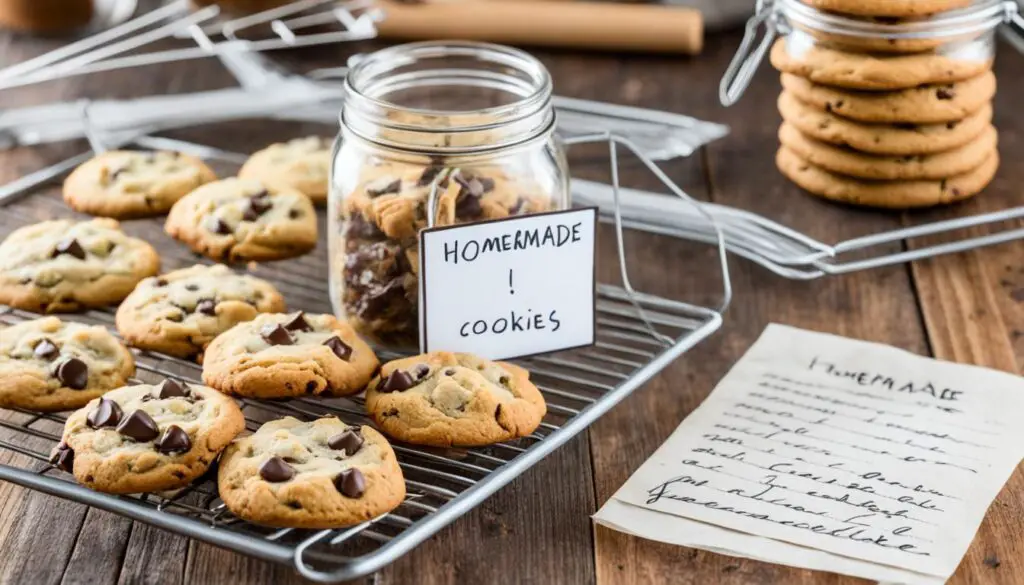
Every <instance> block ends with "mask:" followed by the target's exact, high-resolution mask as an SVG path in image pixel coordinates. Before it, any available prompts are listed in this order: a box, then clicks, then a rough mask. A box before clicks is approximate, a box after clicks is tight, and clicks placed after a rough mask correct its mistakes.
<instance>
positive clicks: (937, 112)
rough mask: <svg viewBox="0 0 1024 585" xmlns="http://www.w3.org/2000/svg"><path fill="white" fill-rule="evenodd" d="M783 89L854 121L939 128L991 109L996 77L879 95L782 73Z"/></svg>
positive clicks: (818, 106)
mask: <svg viewBox="0 0 1024 585" xmlns="http://www.w3.org/2000/svg"><path fill="white" fill-rule="evenodd" d="M782 87H784V88H785V89H786V91H787V92H789V93H791V94H793V95H794V96H795V97H796V98H798V99H799V100H800V101H801V102H804V103H805V104H808V105H811V106H813V107H815V108H817V109H819V110H823V111H825V112H828V113H831V114H836V115H837V116H842V117H844V118H849V119H851V120H859V121H861V122H870V123H890V124H892V123H899V124H907V123H911V124H937V123H945V122H956V121H959V120H963V119H964V118H967V117H969V116H971V115H972V114H975V113H977V112H978V111H979V110H981V109H982V108H984V107H985V106H986V105H988V103H989V102H991V101H992V98H993V96H995V93H996V76H995V74H993V73H992V72H991V71H986V72H985V73H983V74H981V75H979V76H977V77H972V78H970V79H965V80H964V81H959V82H955V83H945V84H940V85H925V86H921V87H914V88H910V89H903V90H898V91H886V92H878V91H857V90H850V89H836V88H832V87H828V86H827V85H819V84H817V83H813V82H811V81H808V80H807V79H804V78H803V77H797V76H796V75H790V74H789V73H783V74H782Z"/></svg>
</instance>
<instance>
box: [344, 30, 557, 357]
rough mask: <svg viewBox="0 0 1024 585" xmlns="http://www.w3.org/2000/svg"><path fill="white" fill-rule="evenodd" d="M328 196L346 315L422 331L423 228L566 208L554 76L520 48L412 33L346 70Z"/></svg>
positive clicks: (380, 330)
mask: <svg viewBox="0 0 1024 585" xmlns="http://www.w3.org/2000/svg"><path fill="white" fill-rule="evenodd" d="M345 92H346V94H345V102H344V106H343V109H342V112H341V132H340V134H339V136H338V139H337V141H336V143H335V147H334V153H333V164H332V168H331V188H330V200H329V201H330V202H329V205H330V207H329V222H330V224H329V241H330V252H329V253H330V284H331V296H332V299H331V300H332V303H333V307H334V311H335V313H336V314H337V315H338V316H339V317H343V318H345V319H347V320H348V322H349V323H351V324H352V326H353V327H354V328H355V329H356V331H358V332H359V333H360V334H361V335H363V336H364V337H365V338H366V339H367V340H368V341H370V342H372V343H375V344H377V345H379V346H384V347H390V348H395V349H409V348H415V347H416V346H417V345H418V343H419V315H418V310H417V304H418V298H419V281H418V278H417V274H418V273H419V241H418V234H419V231H420V230H422V229H424V228H427V227H432V226H442V225H453V224H462V223H470V222H477V221H483V220H493V219H500V218H505V217H509V216H517V215H524V214H530V213H539V212H546V211H555V210H561V209H566V208H567V207H568V205H569V175H568V171H567V168H566V161H565V154H564V152H563V149H562V147H561V145H560V144H559V142H558V141H557V140H556V138H555V136H554V127H555V112H554V108H553V106H552V103H551V77H550V75H549V74H548V72H547V70H546V69H545V68H544V66H543V65H542V64H541V63H540V62H539V61H537V60H536V59H535V58H533V57H531V56H530V55H528V54H526V53H524V52H522V51H518V50H516V49H512V48H508V47H503V46H498V45H491V44H484V43H471V42H426V43H411V44H407V45H400V46H396V47H391V48H388V49H384V50H382V51H379V52H376V53H373V54H371V55H368V56H366V57H364V58H362V59H361V60H359V61H358V62H357V63H356V64H355V66H353V67H352V68H351V69H350V70H349V72H348V76H347V78H346V81H345Z"/></svg>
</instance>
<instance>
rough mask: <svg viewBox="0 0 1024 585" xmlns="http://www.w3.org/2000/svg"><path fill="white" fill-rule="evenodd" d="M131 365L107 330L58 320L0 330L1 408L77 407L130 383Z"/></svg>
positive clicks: (12, 326)
mask: <svg viewBox="0 0 1024 585" xmlns="http://www.w3.org/2000/svg"><path fill="white" fill-rule="evenodd" d="M134 373H135V360H134V359H133V358H132V354H131V352H129V351H128V350H127V349H125V347H124V346H123V345H121V344H120V343H118V341H117V340H116V339H114V336H113V335H111V334H110V332H108V331H107V330H106V329H105V328H103V327H99V326H93V327H90V326H88V325H82V324H79V323H63V322H61V320H60V319H58V318H56V317H44V318H42V319H36V320H34V321H24V322H22V323H18V324H15V325H11V326H10V327H6V328H3V329H0V380H2V383H0V406H2V407H5V408H25V409H28V410H41V411H44V412H51V411H59V410H71V409H74V408H79V407H81V406H83V405H85V404H86V403H88V402H89V401H90V400H92V399H93V398H96V397H98V396H100V395H101V394H103V393H104V392H106V391H108V390H112V389H114V388H120V387H121V386H124V385H125V384H127V383H128V378H130V377H131V376H132V375H133V374H134Z"/></svg>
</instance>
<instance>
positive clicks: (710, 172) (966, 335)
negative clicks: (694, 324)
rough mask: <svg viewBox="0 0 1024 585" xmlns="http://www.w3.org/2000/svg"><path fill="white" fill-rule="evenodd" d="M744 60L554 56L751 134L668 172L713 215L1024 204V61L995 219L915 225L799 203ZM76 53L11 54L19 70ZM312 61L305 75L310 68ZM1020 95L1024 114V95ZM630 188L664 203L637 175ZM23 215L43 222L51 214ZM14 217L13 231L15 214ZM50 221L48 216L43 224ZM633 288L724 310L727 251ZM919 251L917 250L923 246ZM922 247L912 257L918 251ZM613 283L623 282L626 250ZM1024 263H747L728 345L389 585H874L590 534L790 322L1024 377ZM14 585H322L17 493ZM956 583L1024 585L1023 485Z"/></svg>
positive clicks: (584, 72)
mask: <svg viewBox="0 0 1024 585" xmlns="http://www.w3.org/2000/svg"><path fill="white" fill-rule="evenodd" d="M738 42H739V36H738V35H736V34H731V33H730V34H722V35H719V36H713V37H711V38H709V40H708V43H707V49H706V51H705V53H704V54H703V55H701V56H700V57H697V58H693V59H685V58H678V57H640V56H631V57H617V56H608V55H584V54H577V53H566V52H542V53H539V54H540V56H541V57H542V59H543V60H544V62H545V63H546V64H547V65H548V66H549V67H550V69H551V71H552V74H553V76H554V79H555V86H556V90H557V92H558V93H560V94H562V95H567V96H574V97H580V98H591V99H599V100H605V101H609V102H618V103H624V104H631V105H638V106H646V107H651V108H659V109H665V110H670V111H675V112H682V113H686V114H690V115H694V116H698V117H701V118H704V119H709V120H715V121H720V122H724V123H727V124H729V125H730V126H731V127H732V134H731V135H730V136H728V137H727V138H725V139H723V140H721V141H719V142H717V143H715V144H713V145H712V146H710V147H709V148H707V149H705V151H703V152H701V153H700V154H699V155H698V156H694V157H692V158H690V159H688V160H683V161H676V162H673V163H670V164H667V165H666V166H665V168H666V169H667V170H668V171H669V172H670V174H671V176H672V177H673V178H674V179H675V180H677V181H678V182H679V184H680V185H682V186H683V187H684V188H685V189H687V190H688V191H689V192H690V193H692V194H694V195H696V196H700V197H702V198H704V199H708V200H711V201H715V202H717V203H723V204H728V205H734V206H741V207H744V208H746V209H750V210H753V211H757V212H760V213H764V214H766V215H768V216H770V217H772V218H773V219H776V220H780V221H783V222H784V223H787V224H788V225H791V226H793V227H796V228H798V229H801V230H803V231H806V232H808V233H810V234H811V235H813V236H815V237H818V238H820V239H822V240H823V241H825V242H836V241H839V240H842V239H846V238H849V237H854V236H859V235H864V234H868V233H872V232H877V231H881V230H887V229H892V228H894V227H898V226H900V225H903V224H908V223H914V222H920V221H923V220H927V219H934V218H936V217H944V216H952V215H957V214H964V213H968V212H978V211H985V210H994V209H998V208H1000V207H1005V206H1009V205H1015V204H1019V203H1020V193H1021V191H1022V185H1024V166H1021V165H1019V164H1018V161H1020V160H1021V157H1022V156H1024V142H1022V140H1024V116H1021V115H1019V108H1020V106H1019V99H1020V98H1019V96H1021V95H1024V76H1021V72H1022V71H1024V57H1021V56H1020V55H1018V54H1016V53H1014V52H1013V51H1012V50H1011V49H1010V47H1008V46H1002V47H1001V50H1002V51H1001V52H1002V58H1001V59H1000V60H999V63H998V73H999V76H1000V79H1001V81H1002V87H1001V91H1000V94H999V98H998V104H997V108H996V109H997V116H996V117H997V125H998V126H999V128H1000V130H1001V144H1002V146H1001V151H1002V155H1003V161H1004V162H1003V167H1002V169H1001V171H1000V173H999V176H998V178H997V179H996V180H995V182H994V183H993V185H992V186H991V187H990V188H989V189H988V191H987V192H986V193H985V194H984V196H983V197H981V198H980V199H978V200H976V201H974V202H971V203H968V204H966V205H962V206H960V207H957V208H956V209H952V210H939V211H934V212H928V213H924V214H914V215H909V216H903V215H899V214H886V213H875V212H865V211H859V210H854V209H850V208H845V207H839V206H835V205H830V204H827V203H824V202H820V201H817V200H814V199H812V198H810V197H808V196H806V195H804V194H802V193H800V192H799V190H798V189H796V188H795V187H793V186H792V185H789V184H787V183H786V181H785V180H783V179H782V177H780V175H779V174H778V172H777V171H776V170H775V167H774V162H773V157H774V149H775V147H776V138H775V132H776V129H777V127H778V123H779V118H778V115H777V113H776V110H775V105H774V102H775V97H776V96H777V94H778V89H779V88H778V80H777V77H776V76H775V75H774V74H773V73H772V72H771V71H770V70H768V68H767V67H765V68H763V69H762V71H761V72H760V73H759V75H758V76H757V78H756V80H755V81H754V83H753V85H752V86H751V88H750V90H749V91H748V92H747V95H746V96H745V97H744V99H743V100H742V101H741V102H740V104H739V105H737V106H735V107H733V108H731V109H723V108H722V107H720V106H719V105H718V100H717V95H718V79H719V76H720V74H721V73H722V71H723V70H724V69H725V66H726V64H727V62H728V60H729V59H730V58H731V56H732V54H733V51H734V50H735V47H736V46H737V44H738ZM53 46H56V42H55V41H41V40H29V39H24V38H18V37H14V36H9V35H8V36H2V35H0V61H2V62H4V63H12V62H17V61H20V60H22V59H24V58H26V57H28V56H30V55H34V54H38V53H39V52H41V51H43V50H45V49H48V48H51V47H53ZM370 48H373V45H364V46H359V47H355V46H347V47H332V48H327V49H318V50H311V51H307V52H304V53H301V54H300V55H299V56H298V57H301V58H303V59H306V60H307V63H308V62H309V61H315V62H316V63H318V64H322V65H335V66H336V65H340V64H343V63H344V59H345V58H346V57H347V56H348V55H349V54H351V52H353V51H355V50H367V49H370ZM290 58H291V59H295V58H296V57H294V56H293V57H290ZM231 84H232V82H231V78H230V77H229V76H228V74H227V73H226V72H225V71H224V69H223V68H222V67H221V66H220V65H218V64H217V63H216V62H214V61H205V62H193V63H190V64H179V65H175V66H161V67H156V68H152V69H147V70H134V71H127V72H118V73H110V74H102V75H95V76H91V77H88V78H75V79H70V80H64V81H59V82H54V83H50V84H46V85H41V86H37V87H32V88H27V89H23V90H18V91H11V92H4V93H3V94H0V96H2V97H0V105H3V106H4V107H8V106H12V105H20V104H29V103H38V102H42V101H49V100H56V99H72V98H79V97H83V96H89V97H95V98H99V97H126V96H131V95H141V94H152V93H159V92H179V91H191V90H199V89H209V88H217V87H225V86H229V85H231ZM1015 94H1017V95H1015ZM277 129H279V126H276V125H274V126H270V127H268V126H267V125H263V124H258V125H257V124H234V125H230V126H229V127H226V128H220V129H218V130H216V131H214V130H202V131H197V132H192V133H190V134H189V136H191V137H196V138H198V139H204V138H209V139H210V140H213V139H214V135H215V134H216V138H217V139H218V140H219V141H220V143H225V141H226V143H227V144H228V145H231V146H232V147H233V148H236V149H239V150H250V151H251V150H255V149H257V148H259V147H261V146H262V145H264V144H265V143H268V142H270V141H272V140H274V139H275V137H276V136H277V135H276V134H275V132H277V131H278V130H277ZM81 149H82V144H73V145H60V146H51V147H46V148H39V149H16V150H13V151H7V152H0V180H3V181H7V180H11V179H13V178H15V177H17V176H20V175H21V174H24V173H26V172H29V171H31V170H34V169H37V168H41V167H43V166H45V165H46V164H48V163H50V162H53V161H56V160H60V159H61V157H63V156H67V155H68V154H69V153H74V152H79V151H81ZM604 154H605V153H604V151H602V150H599V149H598V150H593V151H591V150H588V149H584V150H583V151H582V152H578V153H577V154H576V155H575V156H574V157H573V159H572V163H573V169H574V174H576V175H579V176H586V177H593V178H598V179H600V178H602V177H603V176H604V175H605V174H606V170H604V169H603V165H605V164H606V162H605V161H606V158H605V156H604ZM624 176H625V177H626V178H627V179H629V181H630V184H633V185H636V186H646V187H650V186H652V185H653V182H652V181H650V180H649V179H648V178H646V177H645V175H644V173H643V172H642V170H641V168H640V166H639V165H638V164H637V163H636V162H635V161H628V160H627V161H624ZM21 205H26V206H29V208H31V205H32V204H31V201H26V202H24V203H22V204H21ZM0 213H3V211H2V210H0ZM39 213H40V217H43V216H45V215H46V213H47V212H46V211H45V210H43V209H40V212H39ZM627 245H628V255H629V258H630V264H629V266H630V274H631V277H632V279H633V283H634V284H635V285H636V286H637V288H639V289H640V290H643V291H646V292H652V293H657V294H661V295H665V296H669V297H673V298H681V299H696V300H699V301H701V302H705V303H711V302H713V301H714V299H715V295H716V294H717V291H718V289H719V287H720V285H721V282H720V279H719V278H718V277H717V276H716V275H715V274H716V272H715V264H714V256H713V254H712V252H711V250H710V249H709V248H707V247H701V246H696V245H692V244H688V243H685V242H680V241H677V240H672V239H668V238H663V237H655V236H649V235H645V234H629V235H628V237H627ZM908 245H909V244H908ZM901 247H902V246H894V248H893V249H897V250H898V249H900V248H901ZM603 248H604V249H603V255H602V266H601V272H602V273H603V274H604V276H605V277H606V278H608V279H614V278H615V274H617V267H616V266H615V259H614V254H613V247H612V242H611V238H608V237H606V238H604V240H603ZM1022 257H1024V245H1022V244H1020V243H1014V244H1008V245H1003V246H1000V247H996V248H989V249H984V250H979V251H973V252H968V253H964V254H959V255H956V256H948V257H943V258H939V259H934V260H928V261H923V262H917V263H914V264H913V265H901V266H894V267H889V268H882V269H876V270H872V271H869V272H861V273H854V274H849V275H846V276H836V277H828V278H825V279H820V280H816V281H811V282H794V281H787V280H784V279H781V278H779V277H776V276H774V275H772V274H770V273H768V272H767V271H766V270H764V269H761V268H759V267H757V266H755V265H753V264H750V263H748V262H746V261H743V260H739V259H734V260H733V261H732V263H731V267H732V278H733V284H734V286H735V291H736V294H735V298H734V300H733V302H732V306H731V307H730V309H729V311H728V313H727V314H726V316H725V317H726V318H725V325H724V327H723V328H722V330H721V331H720V332H719V333H717V334H716V335H715V336H713V337H712V338H711V339H710V340H708V341H707V342H705V343H703V344H702V345H700V346H699V347H697V348H696V349H694V350H693V351H692V352H690V353H688V354H686V355H684V356H683V357H682V358H681V359H679V360H678V361H676V362H675V363H674V364H672V365H671V367H669V368H668V369H666V370H665V371H664V372H663V373H662V374H661V375H660V376H658V377H657V378H656V379H655V380H653V381H651V382H650V383H648V384H647V385H646V386H645V387H643V388H642V389H640V390H638V391H637V392H636V393H635V394H634V395H633V396H632V397H630V398H629V399H627V400H626V401H625V402H624V403H623V404H621V405H620V406H619V407H617V408H615V409H614V410H613V411H612V412H611V413H610V414H608V415H606V416H605V417H604V418H603V419H601V420H600V421H599V422H598V423H597V424H596V425H594V426H593V427H592V428H591V429H590V431H589V432H588V433H586V434H584V435H581V436H580V437H578V438H576V439H575V440H573V441H571V442H570V443H569V444H568V445H566V446H565V447H563V448H562V449H560V450H558V451H557V452H556V453H554V454H553V455H551V456H550V457H548V458H547V459H546V460H544V461H543V462H542V463H541V464H539V465H537V466H536V467H535V468H533V469H532V470H530V471H529V472H528V473H526V474H525V475H523V476H522V477H520V478H519V479H518V480H516V481H514V482H513V483H512V484H511V485H510V486H508V487H506V488H504V489H502V490H501V491H499V492H498V493H497V494H496V495H495V496H494V497H492V498H490V499H489V500H488V501H486V502H485V503H484V504H483V505H481V506H479V507H478V508H477V509H476V510H474V511H473V512H472V513H470V514H468V515H467V516H466V517H465V518H463V519H461V520H459V521H458V522H456V523H455V524H453V525H452V526H450V527H448V528H447V529H445V530H443V531H442V532H441V533H440V534H438V535H437V536H435V537H434V538H432V539H431V540H429V541H428V542H427V543H425V544H423V545H421V546H420V547H419V548H417V549H416V550H414V551H413V552H412V553H410V554H408V555H407V556H405V557H404V558H402V559H401V560H399V561H398V562H396V563H394V564H393V565H392V566H390V567H388V568H386V569H385V570H383V571H381V572H380V573H379V574H377V575H374V576H372V577H370V578H367V579H365V581H367V582H373V583H402V584H404V583H601V584H603V585H611V584H622V583H669V582H670V583H686V584H691V583H692V584H708V583H722V584H741V583H744V584H747V583H752V584H768V583H779V584H783V583H784V584H825V583H829V584H839V583H842V584H849V583H855V582H858V580H855V579H850V578H844V577H839V576H836V575H831V574H826V573H817V572H811V571H802V570H796V569H791V568H787V567H782V566H775V565H770V564H766V563H760V562H754V561H747V560H739V559H735V558H731V557H727V556H722V555H718V554H712V553H708V552H703V551H698V550H693V549H688V548H682V547H673V546H666V545H661V544H657V543H653V542H649V541H644V540H641V539H638V538H634V537H630V536H625V535H623V534H619V533H616V532H614V531H611V530H607V529H604V528H595V527H594V526H593V524H592V523H591V520H590V515H591V514H593V513H594V511H595V510H596V509H597V508H598V507H599V506H600V504H601V503H603V502H604V501H605V500H607V499H608V497H609V496H611V494H612V493H613V492H614V491H615V490H616V489H617V488H618V487H619V486H620V485H622V483H623V482H624V481H625V480H626V478H627V477H628V476H629V475H630V473H631V472H632V471H633V470H635V469H636V468H637V467H638V466H639V465H640V464H641V462H643V461H644V460H645V459H646V458H647V457H648V456H649V455H650V454H651V453H652V452H653V451H654V449H655V448H656V447H657V446H658V445H659V444H661V442H662V441H664V440H665V439H666V438H667V437H668V435H669V433H670V432H671V431H672V430H673V429H675V427H676V426H677V425H678V424H679V422H680V421H681V420H682V419H683V418H684V417H685V416H686V415H687V414H689V413H690V412H691V411H692V410H693V409H694V408H695V407H696V406H697V405H698V404H699V403H700V402H701V400H702V399H703V398H704V397H705V396H706V395H707V394H708V393H709V392H710V391H711V389H712V388H713V387H714V385H715V383H716V382H717V381H718V380H719V379H720V378H721V377H722V376H723V375H724V374H725V372H726V371H727V369H728V368H729V367H730V366H731V365H732V364H733V363H734V362H735V361H736V360H737V359H738V358H739V356H740V355H741V354H742V353H743V352H744V351H745V350H746V349H747V348H748V347H749V346H750V344H751V343H752V342H753V341H754V339H755V338H756V337H757V336H758V334H759V333H760V332H761V330H762V329H763V328H764V327H765V325H767V324H768V323H770V322H779V323H786V324H789V325H794V326H799V327H805V328H809V329H815V330H819V331H827V332H832V333H837V334H840V335H846V336H851V337H857V338H861V339H867V340H871V341H879V342H884V343H888V344H892V345H895V346H898V347H902V348H905V349H908V350H911V351H914V352H917V353H921V354H925V355H933V356H936V357H939V358H943V359H948V360H955V361H959V362H964V363H973V364H979V365H984V366H989V367H992V368H997V369H1001V370H1006V371H1010V372H1018V373H1019V372H1020V364H1021V363H1022V360H1024V335H1022V332H1024V308H1022V304H1021V303H1022V301H1024V264H1022V262H1021V259H1022ZM0 551H3V552H2V554H0V579H2V581H3V582H4V583H33V584H34V583H65V584H71V583H83V584H84V583H88V584H96V585H98V584H105V583H151V584H176V583H189V584H196V583H244V584H255V583H274V584H287V583H299V582H302V579H300V578H299V577H298V576H297V575H296V574H295V573H294V572H293V571H292V569H291V568H290V567H285V566H275V565H270V564H267V563H265V562H261V561H257V560H253V559H250V558H247V557H245V556H242V555H238V554H234V553H231V552H227V551H224V550H220V549H217V548H215V547H212V546H208V545H205V544H201V543H198V542H194V541H189V540H188V539H187V538H182V537H179V536H176V535H173V534H170V533H167V532H163V531H161V530H158V529H154V528H151V527H148V526H146V525H144V524H141V523H137V522H131V521H129V520H126V519H122V518H119V517H117V516H114V515H112V514H109V513H105V512H101V511H97V510H90V509H87V508H85V507H83V506H81V505H78V504H74V503H70V502H67V501H62V500H59V499H56V498H52V497H49V496H44V495H41V494H37V493H32V492H30V491H27V490H25V489H22V488H20V487H16V486H13V485H10V484H0ZM953 582H954V583H986V584H987V583H1022V582H1024V475H1022V474H1020V473H1017V474H1015V475H1014V476H1013V477H1012V479H1011V480H1010V482H1009V483H1008V484H1007V486H1006V488H1005V489H1004V490H1003V491H1002V493H1001V494H1000V496H999V497H998V499H997V500H996V501H995V503H994V504H993V506H992V508H991V509H990V510H989V514H988V516H987V517H986V519H985V522H984V523H983V524H982V526H981V528H980V530H979V531H978V535H977V537H976V538H975V541H974V544H973V546H972V547H971V549H970V551H969V552H968V553H967V556H966V557H965V558H964V560H963V563H962V564H961V565H960V568H959V570H958V572H957V573H956V576H955V577H954V579H953Z"/></svg>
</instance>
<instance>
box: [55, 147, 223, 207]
mask: <svg viewBox="0 0 1024 585" xmlns="http://www.w3.org/2000/svg"><path fill="white" fill-rule="evenodd" d="M216 179H217V176H216V175H214V173H213V171H212V170H210V167H208V166H206V165H205V164H204V163H203V161H201V160H199V159H198V158H196V157H194V156H189V155H187V154H182V153H178V152H166V151H162V152H138V151H127V150H112V151H109V152H104V153H103V154H100V155H99V156H97V157H96V158H94V159H92V160H90V161H88V162H86V163H85V164H83V165H81V166H80V167H78V168H77V169H75V170H74V172H72V173H71V175H69V176H68V178H67V180H65V181H64V201H65V202H67V204H68V205H70V206H71V207H72V208H73V209H75V210H77V211H81V212H82V213H88V214H91V215H101V216H104V217H116V218H130V217H145V216H151V215H161V214H164V213H167V211H168V210H169V209H170V208H171V206H173V205H174V204H175V203H176V202H177V201H178V200H179V199H181V198H182V197H184V196H185V195H186V194H188V193H189V192H191V191H192V190H193V189H195V188H196V187H199V186H200V185H204V184H206V183H209V182H210V181H214V180H216Z"/></svg>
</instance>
